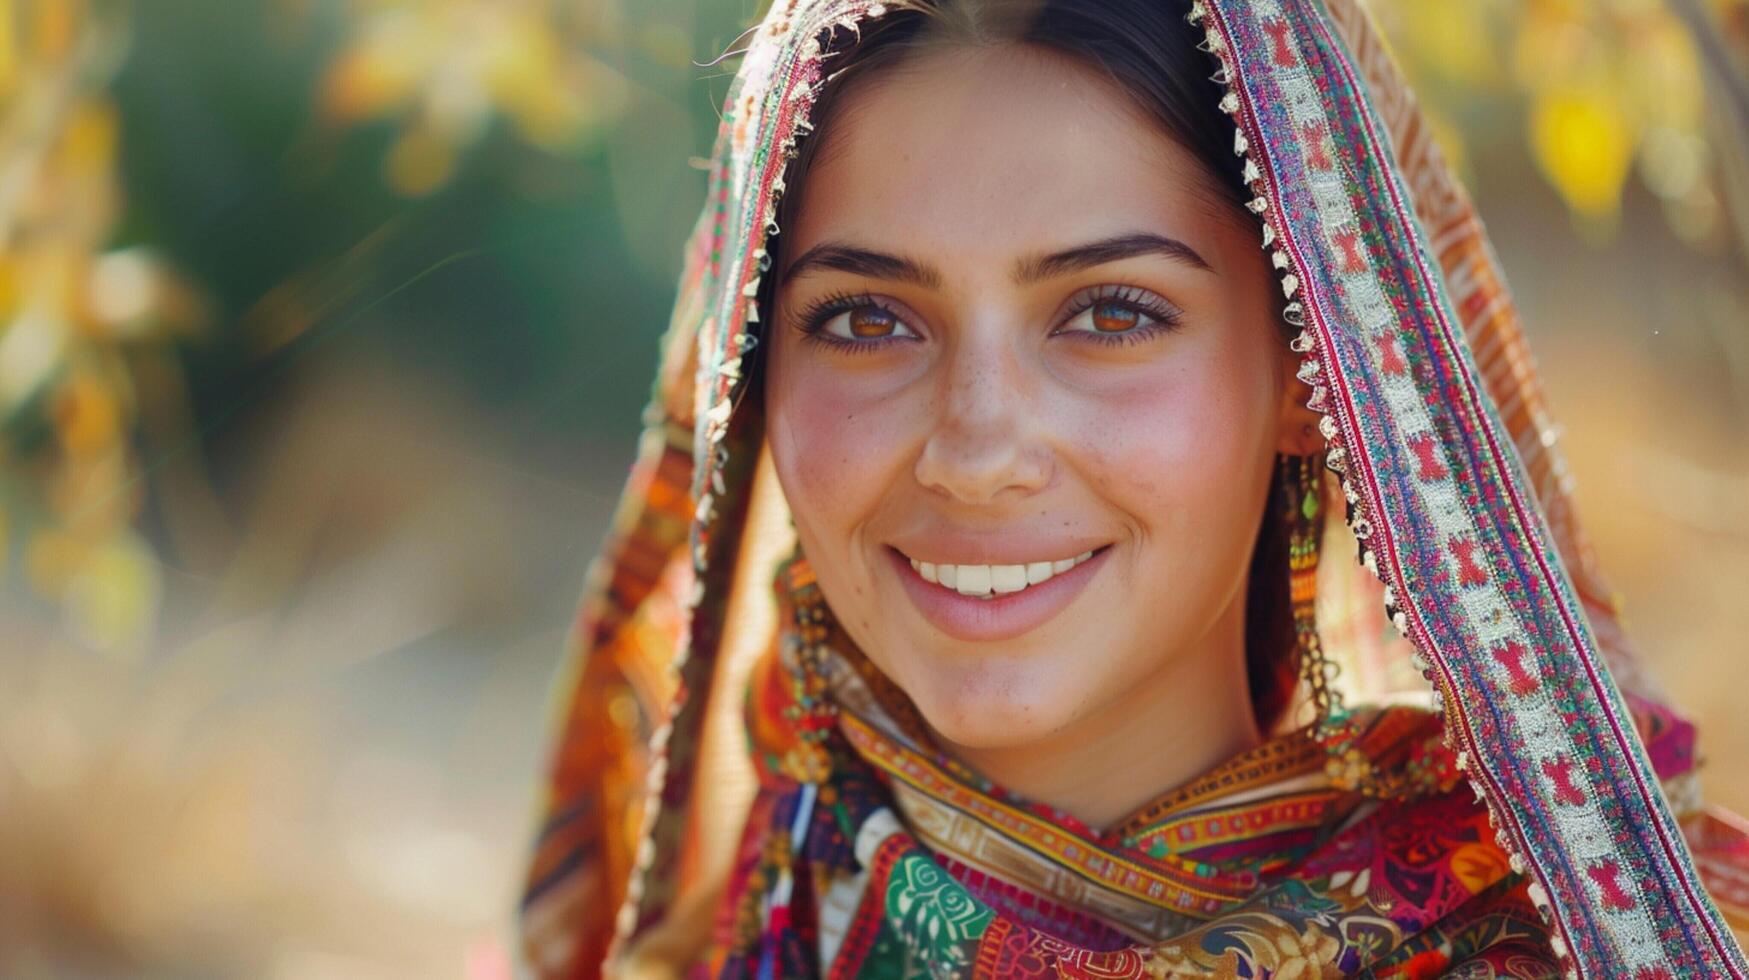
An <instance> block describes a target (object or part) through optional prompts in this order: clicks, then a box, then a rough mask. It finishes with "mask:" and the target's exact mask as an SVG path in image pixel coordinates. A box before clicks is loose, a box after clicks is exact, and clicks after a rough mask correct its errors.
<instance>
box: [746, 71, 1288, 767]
mask: <svg viewBox="0 0 1749 980" xmlns="http://www.w3.org/2000/svg"><path fill="white" fill-rule="evenodd" d="M823 134H824V131H823ZM826 135H827V139H828V143H827V145H826V146H825V147H822V148H821V149H822V151H823V152H822V154H821V155H820V156H819V157H818V159H817V160H816V163H815V165H814V167H813V169H812V170H811V172H810V173H809V174H808V176H807V180H806V182H805V185H804V186H803V187H802V188H801V191H800V192H801V193H802V198H801V200H800V201H799V202H798V204H799V213H798V217H797V219H796V220H795V222H794V227H791V228H786V229H784V230H783V236H784V239H785V241H784V243H783V245H784V260H785V266H784V268H783V269H782V270H780V273H779V274H780V276H781V277H782V278H781V280H780V285H779V287H778V291H777V294H776V296H777V300H776V304H775V305H776V309H775V311H774V315H773V317H772V318H771V323H770V326H769V329H770V330H771V333H772V338H771V348H770V351H769V356H770V361H769V375H768V379H767V386H768V387H767V397H768V406H769V412H770V414H769V439H770V445H771V450H772V454H773V457H774V461H775V463H776V468H777V472H778V475H779V479H780V481H781V483H782V486H783V489H784V493H785V495H786V497H787V498H788V501H789V504H790V507H791V510H792V512H793V514H794V517H795V523H796V528H797V531H798V533H799V536H800V540H801V544H802V549H803V551H804V553H805V554H806V555H807V556H808V558H809V560H810V562H811V563H812V565H813V567H814V570H815V572H816V574H817V575H818V577H819V581H820V585H821V588H822V589H823V590H824V593H825V596H826V599H827V601H828V602H829V604H830V605H831V607H832V609H833V611H834V612H835V614H836V615H837V618H838V619H839V621H840V622H841V623H842V625H843V626H844V628H845V629H846V630H847V631H848V632H849V634H850V636H851V637H852V638H853V639H854V640H855V641H856V642H857V644H858V645H859V646H860V647H861V648H862V649H863V651H864V652H866V653H867V655H868V656H869V658H870V659H871V660H873V661H874V663H875V664H876V665H877V666H878V667H880V668H881V670H882V671H883V672H884V673H885V674H887V676H889V677H890V678H892V679H893V680H894V681H895V682H897V683H898V684H899V685H900V686H901V687H902V688H903V689H904V690H905V691H906V692H907V693H908V694H909V695H910V696H911V698H912V699H913V701H914V702H915V703H916V705H917V707H918V709H919V710H920V711H921V712H922V713H923V716H924V718H925V719H926V720H927V721H928V722H929V724H930V726H931V727H932V728H934V729H935V730H936V732H937V733H938V734H940V735H942V736H944V737H946V738H947V739H948V740H950V741H951V742H954V743H957V744H959V745H963V746H976V747H988V748H996V747H1003V746H1014V745H1021V744H1024V743H1027V742H1031V741H1033V740H1036V739H1039V738H1044V737H1048V736H1050V735H1051V734H1053V733H1056V732H1060V731H1064V730H1066V729H1068V728H1069V727H1070V726H1072V725H1074V724H1075V723H1076V722H1077V721H1079V720H1081V719H1084V718H1086V717H1088V716H1090V715H1091V714H1093V713H1096V712H1099V711H1100V710H1101V709H1102V708H1107V707H1110V706H1112V705H1114V704H1116V703H1117V702H1119V700H1120V699H1121V698H1123V697H1124V695H1125V694H1126V693H1128V692H1130V691H1132V690H1134V689H1136V688H1138V687H1139V686H1145V685H1147V684H1148V683H1150V681H1151V680H1155V679H1157V678H1159V677H1161V676H1167V675H1171V674H1172V673H1173V672H1174V671H1182V670H1199V669H1209V670H1219V671H1225V672H1235V669H1236V672H1235V673H1234V676H1236V677H1238V678H1239V679H1240V683H1242V682H1243V669H1242V657H1243V652H1242V649H1243V645H1242V639H1241V642H1240V644H1239V647H1238V650H1237V651H1234V650H1233V649H1232V648H1233V644H1232V643H1231V642H1227V643H1224V644H1223V643H1220V642H1218V640H1219V638H1218V637H1215V636H1214V634H1216V633H1219V632H1220V631H1221V630H1223V629H1224V630H1226V631H1227V632H1229V633H1231V632H1232V631H1233V630H1234V629H1237V628H1240V627H1238V626H1236V625H1235V624H1238V623H1242V616H1243V605H1244V595H1245V575H1246V571H1247V566H1248V564H1249V561H1250V556H1251V551H1252V547H1253V543H1254V541H1255V535H1256V533H1257V529H1258V526H1259V523H1260V521H1261V519H1262V515H1263V511H1264V506H1265V499H1266V497H1267V494H1268V485H1269V480H1270V475H1271V472H1272V465H1273V460H1274V456H1275V454H1276V453H1277V452H1278V451H1284V450H1285V451H1304V450H1305V449H1306V448H1307V447H1306V446H1305V445H1304V443H1305V440H1306V438H1307V436H1306V435H1305V434H1304V432H1303V431H1302V429H1303V423H1304V422H1305V421H1306V419H1307V416H1306V415H1305V410H1304V409H1303V408H1302V407H1300V406H1299V405H1298V404H1297V402H1296V393H1301V394H1303V390H1300V389H1301V386H1299V385H1298V384H1297V383H1296V382H1294V381H1293V380H1292V373H1291V371H1292V365H1293V364H1294V363H1295V362H1294V360H1293V355H1291V354H1290V353H1289V352H1288V351H1287V348H1286V345H1285V343H1284V341H1283V338H1282V336H1281V333H1280V332H1279V328H1278V320H1277V314H1276V312H1275V310H1276V307H1275V302H1274V297H1276V296H1278V295H1279V289H1278V287H1277V285H1276V284H1275V283H1274V282H1273V280H1272V275H1271V272H1270V270H1269V268H1268V265H1267V263H1266V261H1265V257H1264V254H1263V252H1262V250H1261V249H1260V248H1259V241H1260V239H1259V233H1258V229H1257V226H1256V225H1255V223H1254V222H1253V221H1252V220H1250V219H1249V216H1247V215H1245V214H1244V213H1243V212H1236V210H1235V209H1234V208H1233V207H1232V205H1231V204H1230V203H1227V202H1225V201H1223V200H1221V199H1220V198H1219V197H1218V195H1217V193H1216V191H1215V190H1214V189H1213V185H1212V178H1211V177H1209V176H1208V175H1206V173H1205V172H1204V171H1203V170H1202V169H1201V167H1200V166H1199V164H1198V163H1197V162H1196V160H1195V158H1194V157H1193V156H1192V155H1191V154H1190V152H1189V151H1187V150H1185V149H1184V148H1182V147H1181V146H1179V145H1178V144H1177V143H1175V142H1173V141H1172V140H1171V139H1170V138H1169V137H1167V136H1166V135H1164V134H1163V133H1162V131H1161V130H1160V129H1159V127H1158V126H1157V125H1155V124H1153V123H1152V122H1150V121H1149V120H1148V119H1147V118H1145V117H1144V116H1142V115H1141V114H1140V113H1139V111H1138V110H1137V109H1136V108H1135V107H1134V106H1133V105H1132V103H1131V102H1130V101H1128V99H1127V98H1126V97H1125V95H1124V94H1123V93H1122V92H1120V91H1119V90H1118V89H1117V88H1115V87H1114V86H1113V84H1112V83H1110V82H1108V81H1105V80H1104V79H1102V78H1101V77H1100V76H1098V75H1097V74H1095V73H1094V72H1092V71H1090V70H1089V69H1087V68H1085V67H1083V66H1081V65H1079V64H1078V63H1076V62H1073V61H1071V60H1068V59H1065V58H1062V57H1058V56H1055V55H1052V54H1049V53H1046V52H1042V51H1039V50H1035V49H1029V48H1025V47H1021V46H1018V45H1000V46H994V47H988V48H981V49H964V50H952V51H942V52H931V53H928V54H924V55H919V56H917V57H915V58H914V59H913V60H911V61H909V62H907V63H906V64H904V65H903V66H902V67H901V68H900V69H899V70H896V71H892V70H889V71H886V72H884V73H883V74H882V75H880V76H878V77H871V78H870V79H869V80H868V81H867V82H865V83H863V84H862V85H860V86H859V87H858V88H857V89H856V90H855V91H854V92H852V93H850V94H849V98H848V99H847V100H845V101H843V102H841V103H840V106H839V111H838V113H837V115H836V116H835V118H834V119H833V121H832V124H831V129H830V133H829V134H826ZM816 138H819V137H816ZM1297 390H1298V391H1297ZM1090 553H1091V557H1089V554H1090ZM987 596H988V597H987ZM1223 624H1224V625H1223ZM1240 636H1241V638H1242V633H1241V634H1240ZM1227 639H1228V640H1230V639H1231V637H1230V636H1229V637H1227ZM1216 647H1219V648H1222V649H1225V650H1227V651H1228V652H1227V653H1226V654H1223V657H1232V656H1237V657H1239V658H1241V661H1240V663H1239V664H1235V663H1231V662H1225V663H1220V664H1198V663H1186V662H1184V661H1186V660H1187V659H1194V657H1195V656H1197V654H1198V652H1199V651H1206V650H1208V649H1211V648H1216Z"/></svg>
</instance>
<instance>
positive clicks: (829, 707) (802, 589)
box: [782, 556, 838, 785]
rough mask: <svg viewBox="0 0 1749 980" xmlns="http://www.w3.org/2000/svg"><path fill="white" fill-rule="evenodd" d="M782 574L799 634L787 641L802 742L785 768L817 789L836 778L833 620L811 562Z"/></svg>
mask: <svg viewBox="0 0 1749 980" xmlns="http://www.w3.org/2000/svg"><path fill="white" fill-rule="evenodd" d="M783 574H784V576H785V577H786V579H787V584H788V588H789V595H790V603H791V607H792V608H793V610H794V613H795V625H796V628H795V632H794V633H792V634H790V635H789V636H787V637H785V647H786V649H785V650H784V653H785V659H786V660H787V661H788V666H789V678H790V704H789V705H788V707H786V708H785V714H786V715H788V716H789V720H790V721H791V722H792V723H793V724H794V725H795V733H796V738H797V741H796V744H795V746H794V747H793V748H792V749H791V750H790V751H789V752H788V753H786V754H785V756H784V758H783V761H782V769H783V773H784V775H786V776H789V777H790V778H792V779H794V780H795V781H796V782H799V783H811V784H816V785H817V784H820V783H824V782H826V780H827V779H829V778H830V777H831V775H832V754H831V751H830V750H829V749H828V748H827V747H826V741H827V739H828V738H830V737H831V734H832V731H833V729H834V728H836V727H837V724H838V706H837V705H836V704H835V703H833V701H832V696H831V693H830V691H829V690H828V684H827V680H826V671H827V667H826V660H827V656H828V652H829V647H828V644H827V641H828V638H829V636H830V635H831V628H830V623H831V618H830V616H829V614H828V613H827V611H826V599H825V597H824V596H822V595H821V594H820V586H819V584H818V583H817V582H816V581H815V580H814V573H813V570H812V569H811V568H810V567H809V566H808V563H807V560H806V559H804V558H801V557H799V556H798V557H796V558H794V559H792V560H791V561H790V562H789V563H788V565H787V566H786V567H785V568H784V571H783Z"/></svg>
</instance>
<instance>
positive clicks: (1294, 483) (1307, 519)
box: [1281, 456, 1343, 739]
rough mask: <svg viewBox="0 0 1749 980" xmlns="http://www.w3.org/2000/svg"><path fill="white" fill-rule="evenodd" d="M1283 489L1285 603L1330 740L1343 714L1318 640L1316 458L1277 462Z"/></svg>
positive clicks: (1319, 500) (1320, 725) (1319, 497)
mask: <svg viewBox="0 0 1749 980" xmlns="http://www.w3.org/2000/svg"><path fill="white" fill-rule="evenodd" d="M1281 471H1282V472H1281V486H1282V489H1283V492H1284V496H1285V498H1286V500H1285V501H1284V503H1285V505H1286V506H1285V511H1286V512H1285V513H1284V514H1283V517H1285V518H1286V520H1287V526H1288V536H1287V538H1288V597H1289V601H1290V603H1291V605H1292V608H1293V620H1294V639H1295V641H1296V645H1297V647H1298V649H1299V660H1300V673H1301V675H1302V676H1303V677H1304V678H1305V681H1306V689H1307V690H1308V691H1309V692H1311V696H1312V704H1313V705H1314V706H1315V707H1316V708H1317V712H1318V718H1317V722H1316V726H1317V734H1318V736H1319V738H1320V739H1322V738H1323V737H1324V736H1325V735H1327V734H1328V728H1329V726H1330V725H1331V723H1332V722H1334V721H1337V720H1339V718H1338V717H1337V716H1339V715H1341V714H1343V706H1342V694H1341V692H1339V691H1336V690H1334V689H1333V688H1331V686H1330V680H1331V678H1332V677H1333V676H1334V674H1335V672H1336V665H1335V664H1332V663H1331V662H1330V661H1329V660H1328V659H1326V658H1325V656H1324V646H1323V644H1322V643H1321V642H1320V641H1319V639H1318V609H1317V605H1318V604H1317V599H1318V557H1319V545H1320V543H1321V541H1322V539H1323V536H1324V520H1323V506H1324V501H1323V478H1322V474H1321V473H1320V472H1319V470H1318V458H1317V457H1316V456H1283V457H1281Z"/></svg>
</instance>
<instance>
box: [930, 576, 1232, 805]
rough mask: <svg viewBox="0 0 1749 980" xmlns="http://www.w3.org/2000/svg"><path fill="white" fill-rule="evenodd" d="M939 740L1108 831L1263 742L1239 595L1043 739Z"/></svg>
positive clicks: (1024, 791) (1028, 793)
mask: <svg viewBox="0 0 1749 980" xmlns="http://www.w3.org/2000/svg"><path fill="white" fill-rule="evenodd" d="M936 737H937V740H938V744H940V745H941V746H942V747H943V748H944V749H946V750H947V751H948V752H949V753H951V754H952V755H954V756H955V757H956V758H958V759H959V760H960V761H962V762H964V763H966V764H967V765H969V766H971V767H972V768H973V769H974V770H976V771H977V772H979V773H981V774H982V775H983V776H985V777H987V778H989V779H991V780H993V781H995V782H996V784H997V785H999V786H1001V787H1003V788H1004V789H1006V790H1008V791H1010V792H1013V793H1017V794H1019V795H1020V796H1022V797H1024V798H1026V799H1028V800H1032V801H1034V802H1038V803H1044V804H1047V805H1049V806H1051V807H1054V808H1056V809H1058V810H1060V811H1062V812H1064V813H1067V814H1069V815H1070V816H1073V817H1075V818H1076V819H1078V820H1080V821H1081V822H1083V823H1085V824H1087V825H1088V826H1090V827H1092V828H1094V829H1096V830H1103V829H1106V828H1109V827H1112V826H1114V825H1116V824H1117V823H1118V822H1119V821H1121V820H1123V819H1124V818H1125V817H1127V816H1129V815H1130V814H1132V813H1134V812H1135V811H1136V810H1137V809H1139V808H1140V807H1141V806H1142V805H1143V804H1144V803H1147V802H1148V801H1149V800H1151V799H1153V798H1155V797H1157V796H1159V795H1160V794H1161V793H1163V792H1165V791H1167V790H1169V789H1172V788H1174V787H1177V786H1180V785H1182V784H1184V783H1186V782H1189V781H1190V780H1191V779H1194V778H1195V777H1197V776H1199V775H1201V774H1203V773H1205V772H1207V771H1208V770H1210V769H1212V768H1214V767H1215V766H1217V765H1219V764H1220V763H1222V762H1225V761H1226V760H1228V759H1230V758H1232V757H1233V756H1235V755H1237V754H1239V753H1240V752H1244V751H1246V750H1247V749H1250V748H1254V747H1255V746H1257V745H1259V744H1261V743H1262V741H1263V734H1262V732H1261V731H1259V729H1258V727H1257V720H1256V717H1255V714H1254V712H1253V710H1252V706H1251V697H1250V692H1249V689H1248V687H1247V683H1246V677H1245V643H1244V600H1243V597H1242V594H1241V598H1240V599H1239V600H1238V601H1236V602H1234V603H1233V604H1232V605H1231V606H1230V607H1229V609H1228V611H1227V613H1226V614H1225V615H1223V616H1222V617H1221V620H1220V621H1219V622H1217V624H1216V625H1215V627H1214V629H1212V630H1210V632H1209V634H1208V635H1207V636H1205V637H1204V638H1203V640H1202V641H1201V642H1199V643H1197V644H1194V645H1193V646H1192V647H1190V648H1187V649H1185V650H1183V651H1181V652H1180V654H1179V655H1177V656H1173V657H1169V658H1167V659H1166V662H1165V663H1164V665H1163V666H1162V667H1161V668H1160V669H1159V670H1157V671H1155V672H1154V673H1153V674H1152V675H1150V676H1148V677H1145V678H1143V679H1142V680H1141V681H1139V682H1138V683H1136V684H1134V685H1131V686H1130V687H1128V688H1127V689H1126V690H1125V692H1124V694H1123V695H1122V696H1121V697H1120V698H1119V699H1118V700H1116V701H1113V702H1108V703H1107V704H1105V705H1104V706H1102V707H1101V708H1099V709H1097V710H1095V711H1091V712H1088V713H1087V714H1086V715H1085V716H1084V717H1083V718H1081V719H1079V720H1078V721H1076V722H1075V723H1074V724H1072V725H1071V726H1069V727H1068V728H1066V729H1063V730H1061V731H1059V732H1056V733H1053V734H1052V736H1051V737H1050V738H1049V739H1048V740H1044V741H1040V742H1036V743H1033V744H1030V745H1020V746H1003V747H999V748H969V747H965V746H960V745H956V744H953V743H951V742H948V741H946V740H943V739H941V738H940V735H939V734H937V735H936Z"/></svg>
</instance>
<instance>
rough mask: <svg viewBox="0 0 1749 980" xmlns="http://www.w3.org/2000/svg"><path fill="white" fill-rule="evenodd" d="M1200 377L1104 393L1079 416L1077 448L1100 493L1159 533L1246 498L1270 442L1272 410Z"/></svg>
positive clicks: (1206, 375) (1243, 393)
mask: <svg viewBox="0 0 1749 980" xmlns="http://www.w3.org/2000/svg"><path fill="white" fill-rule="evenodd" d="M1256 401H1258V400H1257V399H1254V398H1252V397H1251V395H1250V393H1249V392H1248V391H1237V390H1235V389H1234V386H1233V385H1232V384H1231V383H1223V382H1222V381H1221V380H1220V379H1219V378H1218V377H1217V376H1215V375H1213V374H1210V373H1205V372H1201V371H1186V372H1182V373H1179V374H1177V376H1176V377H1173V378H1171V379H1169V380H1163V379H1160V378H1158V377H1155V378H1152V379H1149V380H1148V382H1147V383H1145V384H1136V385H1133V386H1131V385H1126V386H1124V388H1123V389H1121V390H1111V391H1107V392H1103V393H1101V395H1100V397H1099V398H1098V399H1096V400H1094V401H1091V402H1089V403H1088V404H1087V405H1086V406H1085V409H1084V410H1083V411H1081V412H1078V413H1076V416H1075V417H1076V419H1077V431H1076V432H1075V433H1072V434H1071V436H1070V437H1071V439H1072V440H1073V444H1074V445H1077V446H1079V447H1081V448H1080V449H1079V450H1078V452H1079V454H1080V455H1081V457H1082V460H1083V465H1084V467H1085V469H1086V472H1087V473H1088V475H1089V477H1090V478H1091V479H1092V480H1093V481H1094V483H1095V486H1096V487H1097V488H1098V489H1099V491H1100V492H1101V493H1102V494H1103V495H1105V496H1106V497H1107V498H1108V499H1109V500H1110V501H1111V502H1112V503H1114V504H1116V505H1118V506H1119V507H1121V508H1123V509H1125V510H1128V511H1130V512H1131V513H1132V514H1133V516H1135V517H1136V518H1137V519H1139V520H1141V521H1142V522H1143V523H1144V524H1147V525H1149V526H1151V527H1152V528H1153V529H1154V530H1156V531H1159V530H1161V529H1162V525H1175V524H1177V523H1178V522H1180V521H1181V520H1183V519H1184V518H1187V517H1193V516H1194V513H1195V512H1199V511H1201V510H1202V509H1203V508H1202V506H1201V505H1200V503H1199V502H1201V501H1206V500H1209V499H1210V498H1227V497H1235V496H1236V498H1243V497H1244V494H1243V493H1239V494H1237V495H1235V494H1234V491H1235V489H1236V487H1235V486H1234V484H1235V480H1242V479H1244V478H1245V477H1246V476H1247V475H1248V474H1249V473H1250V472H1251V471H1252V469H1253V466H1252V464H1251V463H1250V462H1249V460H1250V458H1251V456H1252V455H1253V454H1254V453H1255V452H1256V451H1258V446H1259V445H1260V443H1259V440H1260V439H1261V438H1262V437H1263V431H1264V430H1263V422H1264V414H1265V410H1266V408H1267V406H1262V405H1261V404H1260V403H1259V404H1253V402H1256Z"/></svg>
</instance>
